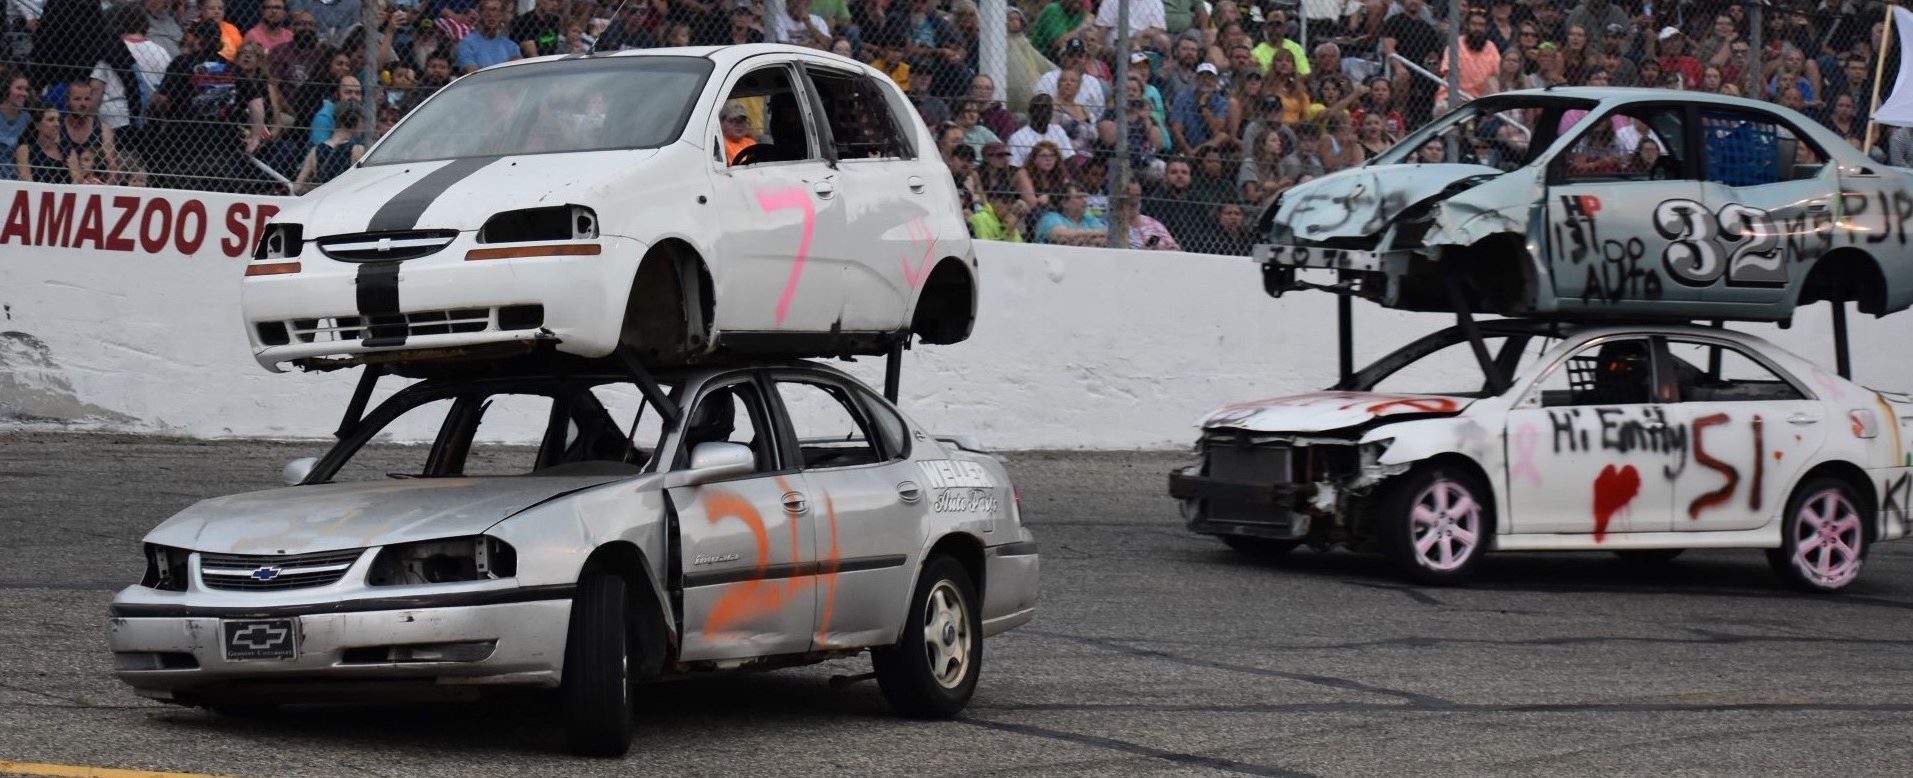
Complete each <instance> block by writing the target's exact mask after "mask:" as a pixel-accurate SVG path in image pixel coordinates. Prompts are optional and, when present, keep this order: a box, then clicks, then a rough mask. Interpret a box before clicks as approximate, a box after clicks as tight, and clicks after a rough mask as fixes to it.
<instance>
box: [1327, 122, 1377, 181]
mask: <svg viewBox="0 0 1913 778" xmlns="http://www.w3.org/2000/svg"><path fill="white" fill-rule="evenodd" d="M1322 143H1324V144H1327V145H1328V147H1329V148H1328V150H1326V151H1325V152H1323V154H1322V161H1323V166H1324V167H1326V168H1327V169H1328V172H1330V173H1333V172H1335V171H1337V170H1345V169H1348V168H1352V167H1359V166H1361V164H1362V163H1364V162H1367V161H1368V150H1367V149H1365V148H1363V147H1362V142H1361V137H1360V134H1359V132H1358V131H1357V130H1356V129H1355V122H1354V120H1352V119H1350V118H1349V115H1348V112H1347V111H1337V112H1335V113H1332V114H1329V117H1328V121H1325V122H1323V123H1322Z"/></svg>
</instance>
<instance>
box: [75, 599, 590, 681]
mask: <svg viewBox="0 0 1913 778" xmlns="http://www.w3.org/2000/svg"><path fill="white" fill-rule="evenodd" d="M135 589H143V587H134V588H132V589H128V590H127V591H126V592H123V593H122V597H121V598H119V600H117V601H116V602H115V604H114V606H113V609H112V616H111V619H110V621H109V628H108V633H107V644H108V646H109V647H110V648H111V649H112V651H113V654H114V660H115V668H116V669H115V674H116V676H117V677H118V678H119V679H120V680H121V681H123V682H125V683H126V684H128V685H129V686H131V687H133V690H134V692H135V693H137V694H139V695H141V696H145V697H151V698H155V699H163V700H176V701H182V702H185V701H192V700H200V699H219V700H233V699H248V700H269V701H272V702H336V701H345V700H356V699H361V698H368V697H370V698H394V697H396V698H435V697H447V696H449V697H460V696H471V695H474V694H476V693H477V691H478V690H479V689H481V688H485V687H506V686H515V687H532V688H553V687H556V686H557V685H558V683H559V681H560V679H561V675H562V672H563V669H564V652H565V635H566V630H567V628H568V626H569V624H570V618H571V599H570V589H569V587H547V588H543V589H540V590H536V591H533V590H494V593H492V594H490V595H489V596H478V597H475V596H472V593H463V594H459V595H447V596H445V597H443V598H438V599H434V598H428V597H413V598H403V599H404V600H406V601H405V602H396V601H393V600H389V599H371V600H367V599H361V600H350V599H348V600H339V601H336V602H334V603H329V605H330V606H331V607H330V608H324V607H322V606H323V605H328V604H319V603H305V604H299V605H289V606H281V607H274V606H246V607H225V606H221V607H197V606H195V605H192V604H190V603H191V602H192V600H191V599H190V598H170V599H173V600H174V604H166V605H160V604H155V603H153V602H151V601H150V600H151V599H153V598H141V597H140V595H139V594H132V597H133V598H138V599H148V600H149V601H148V602H144V603H136V602H127V601H126V600H127V599H128V594H129V593H133V592H134V591H135ZM144 591H148V592H150V591H151V590H144ZM221 599H224V598H221ZM388 605H390V606H395V607H386V606H388ZM242 619H243V620H249V621H258V620H265V619H284V620H287V621H289V622H291V623H292V624H293V625H294V635H295V637H294V641H295V642H294V655H293V656H292V657H291V658H285V659H252V660H241V659H228V658H227V652H226V645H225V642H224V640H223V637H222V635H223V632H222V629H221V623H222V621H225V620H242ZM394 648H400V649H403V650H404V652H410V653H415V654H416V653H420V652H447V653H444V654H442V655H440V656H437V657H435V658H425V659H417V658H413V657H407V656H395V653H394V652H393V649H394ZM427 656H428V657H431V654H427ZM446 656H451V657H452V658H451V659H446V658H445V657H446Z"/></svg>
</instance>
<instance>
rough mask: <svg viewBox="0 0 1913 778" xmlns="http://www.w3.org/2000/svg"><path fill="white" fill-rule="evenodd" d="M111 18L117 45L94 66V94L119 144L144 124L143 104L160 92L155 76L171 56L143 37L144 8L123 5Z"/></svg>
mask: <svg viewBox="0 0 1913 778" xmlns="http://www.w3.org/2000/svg"><path fill="white" fill-rule="evenodd" d="M113 21H114V24H115V25H117V27H118V28H117V30H116V33H117V34H118V35H119V40H120V47H119V48H117V49H110V48H109V49H108V50H107V51H106V58H104V59H102V60H100V62H99V63H98V64H97V65H96V66H95V67H94V68H93V75H92V81H93V90H94V91H93V94H95V95H98V96H99V112H100V118H101V119H102V120H104V121H105V122H106V126H107V127H108V128H110V129H112V130H113V132H114V133H116V134H118V135H119V136H120V139H119V140H120V144H119V145H121V146H125V145H126V144H127V142H128V141H129V140H134V139H136V136H137V135H138V134H139V132H140V129H139V128H143V127H144V126H145V124H146V106H147V104H148V103H149V102H150V101H151V100H152V96H153V95H154V94H155V93H156V92H158V91H159V84H158V78H159V76H160V75H161V74H163V73H165V72H166V63H168V62H170V61H171V60H172V58H171V57H168V56H166V49H165V47H162V46H160V45H159V44H157V43H154V42H152V41H149V40H147V39H146V36H145V33H146V25H147V18H146V9H144V8H140V7H137V6H126V7H122V8H120V9H118V10H117V11H115V12H114V14H113ZM129 81H130V83H131V89H128V83H129ZM129 130H131V132H130V133H129Z"/></svg>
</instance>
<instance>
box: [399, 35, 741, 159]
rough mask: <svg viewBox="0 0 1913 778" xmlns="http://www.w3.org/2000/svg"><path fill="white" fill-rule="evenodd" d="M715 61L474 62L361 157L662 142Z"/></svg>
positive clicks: (679, 123)
mask: <svg viewBox="0 0 1913 778" xmlns="http://www.w3.org/2000/svg"><path fill="white" fill-rule="evenodd" d="M710 72H711V62H710V60H707V59H702V58H698V57H607V58H602V59H583V60H561V61H557V62H541V63H538V64H533V65H518V66H512V67H503V68H499V69H497V70H487V71H479V72H477V73H473V74H471V75H469V76H466V77H464V78H461V79H459V80H458V81H457V82H456V83H453V84H452V85H451V86H448V87H446V88H445V89H444V90H443V91H442V92H440V93H439V94H437V95H435V96H433V97H432V99H430V100H427V101H426V102H425V103H424V104H423V105H420V106H419V107H418V108H417V109H416V110H414V111H413V112H412V114H411V115H410V116H408V117H406V119H405V121H404V122H402V123H400V124H399V125H398V126H397V127H394V128H393V129H392V133H391V134H390V135H389V136H387V137H386V139H385V141H384V142H383V143H380V144H379V146H378V148H377V149H375V150H373V152H372V153H371V154H370V155H369V156H368V157H367V158H366V161H365V164H367V165H388V164H398V163H405V162H424V161H429V160H439V159H455V158H459V157H496V156H504V155H508V154H552V153H562V152H575V151H611V150H619V149H647V148H658V147H660V146H664V145H666V144H669V143H671V142H673V141H676V140H677V139H678V137H679V136H680V135H682V134H683V130H684V124H685V122H686V120H687V119H688V118H689V117H690V113H691V109H692V108H693V107H695V105H696V103H697V98H698V95H700V94H702V93H703V91H704V82H705V79H706V78H707V77H708V76H709V75H710Z"/></svg>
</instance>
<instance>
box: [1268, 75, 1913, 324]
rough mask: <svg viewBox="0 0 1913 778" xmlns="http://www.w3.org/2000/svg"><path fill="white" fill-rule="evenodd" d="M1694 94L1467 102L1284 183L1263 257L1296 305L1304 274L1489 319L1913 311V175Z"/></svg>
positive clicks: (1831, 138) (1756, 105)
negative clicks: (1403, 134)
mask: <svg viewBox="0 0 1913 778" xmlns="http://www.w3.org/2000/svg"><path fill="white" fill-rule="evenodd" d="M1678 98H1679V99H1675V98H1674V96H1673V95H1672V94H1671V93H1669V92H1667V91H1666V90H1660V89H1611V88H1572V89H1552V90H1545V91H1520V92H1509V93H1504V94H1498V95H1492V96H1489V97H1484V98H1481V99H1478V100H1474V101H1471V102H1468V103H1466V104H1464V105H1463V106H1461V107H1460V108H1459V109H1457V110H1455V111H1454V112H1452V113H1449V114H1448V115H1446V116H1443V117H1441V118H1439V119H1437V120H1435V121H1434V122H1432V123H1430V124H1429V125H1428V126H1427V127H1425V128H1423V129H1422V130H1420V131H1418V132H1416V133H1414V134H1411V135H1410V136H1408V137H1407V138H1404V139H1403V140H1402V141H1401V142H1400V143H1399V144H1397V145H1396V146H1395V147H1393V148H1391V149H1389V150H1388V151H1386V152H1384V153H1382V154H1380V155H1378V156H1377V157H1376V158H1375V159H1374V160H1373V161H1372V162H1370V163H1369V164H1367V165H1365V166H1362V167H1358V168H1353V169H1350V170H1347V171H1343V172H1340V173H1337V174H1334V175H1330V176H1326V177H1323V178H1320V179H1316V180H1314V181H1309V182H1306V183H1303V184H1299V185H1297V186H1295V187H1293V188H1291V189H1289V190H1288V191H1287V192H1285V193H1283V194H1282V196H1281V197H1280V198H1278V200H1277V201H1276V202H1275V203H1274V204H1272V206H1271V207H1270V208H1269V209H1268V210H1267V212H1266V214H1265V217H1264V219H1265V220H1264V223H1263V229H1264V232H1263V236H1264V239H1265V240H1266V243H1265V244H1263V245H1261V246H1258V247H1257V249H1256V258H1257V260H1258V261H1260V262H1262V263H1263V266H1264V278H1265V284H1266V286H1267V288H1268V290H1269V292H1270V293H1271V294H1274V295H1277V296H1280V295H1281V294H1283V293H1285V292H1288V291H1292V290H1295V289H1302V288H1311V287H1312V286H1315V285H1318V284H1320V283H1323V282H1322V281H1319V280H1318V281H1313V282H1311V281H1310V276H1311V275H1312V274H1309V273H1305V272H1302V271H1307V270H1312V269H1313V270H1333V271H1338V273H1339V278H1338V280H1339V282H1341V283H1343V284H1347V285H1348V286H1349V287H1350V288H1351V291H1353V292H1355V293H1357V294H1360V295H1362V296H1364V297H1367V298H1369V299H1372V300H1374V301H1376V302H1379V303H1381V304H1383V305H1386V306H1389V307H1394V308H1400V309H1404V310H1420V311H1452V310H1454V309H1455V307H1456V306H1457V300H1458V299H1459V301H1460V303H1461V304H1462V305H1465V306H1466V307H1467V308H1468V309H1470V310H1472V311H1473V312H1476V313H1499V314H1507V315H1528V314H1560V313H1567V314H1573V315H1575V316H1577V317H1582V318H1586V317H1591V316H1599V317H1622V318H1628V319H1636V320H1638V319H1641V318H1646V317H1656V318H1661V317H1665V318H1672V319H1682V320H1686V319H1730V320H1745V321H1776V320H1784V319H1787V318H1789V317H1791V316H1792V315H1793V312H1794V309H1795V308H1796V307H1797V306H1800V305H1805V304H1807V303H1811V302H1815V301H1819V300H1836V301H1851V302H1855V303H1857V304H1858V307H1859V310H1860V311H1861V312H1862V313H1872V314H1876V315H1884V314H1887V313H1891V312H1894V311H1898V310H1902V309H1904V308H1906V307H1908V306H1909V305H1913V261H1910V260H1909V259H1908V257H1909V256H1913V254H1909V252H1910V251H1913V248H1909V246H1908V240H1909V235H1908V229H1909V224H1908V222H1909V220H1913V172H1909V171H1906V170H1903V169H1898V168H1892V167H1889V166H1887V165H1885V164H1882V163H1879V162H1875V161H1873V160H1872V159H1869V158H1868V157H1867V156H1866V155H1864V154H1862V153H1860V152H1859V151H1857V150H1856V149H1854V148H1853V147H1852V146H1851V145H1849V144H1848V143H1847V142H1846V141H1844V140H1842V139H1841V138H1840V137H1839V136H1837V135H1835V134H1833V133H1832V132H1830V131H1829V130H1827V129H1826V128H1825V127H1823V126H1821V125H1820V124H1819V123H1817V122H1814V121H1812V120H1809V119H1808V118H1807V117H1805V116H1802V115H1800V114H1798V113H1796V112H1794V111H1791V110H1789V109H1787V108H1784V107H1781V106H1777V105H1773V104H1770V103H1763V102H1758V101H1753V100H1745V99H1741V98H1735V97H1729V96H1723V95H1713V94H1707V93H1700V92H1682V93H1679V96H1678ZM1451 143H1452V146H1453V148H1455V149H1457V152H1451V151H1450V150H1449V149H1450V146H1451ZM1451 153H1458V155H1459V158H1451V157H1450V154H1451ZM1451 279H1452V280H1454V281H1459V282H1460V283H1459V284H1458V285H1456V286H1455V287H1453V288H1451V287H1450V285H1449V282H1450V280H1451ZM1456 295H1459V297H1457V296H1456Z"/></svg>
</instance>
